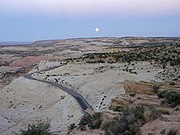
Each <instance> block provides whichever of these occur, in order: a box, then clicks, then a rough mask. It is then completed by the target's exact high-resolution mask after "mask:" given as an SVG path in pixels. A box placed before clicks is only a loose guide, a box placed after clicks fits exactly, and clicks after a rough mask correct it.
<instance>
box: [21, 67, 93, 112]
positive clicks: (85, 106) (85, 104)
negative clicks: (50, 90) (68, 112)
mask: <svg viewBox="0 0 180 135" xmlns="http://www.w3.org/2000/svg"><path fill="white" fill-rule="evenodd" d="M61 66H62V65H61ZM58 67H60V66H56V67H53V68H48V69H44V70H41V71H38V72H34V73H41V72H45V71H50V70H53V69H55V68H58ZM34 73H30V74H26V75H24V77H25V78H27V79H30V80H36V81H39V82H43V83H46V84H50V85H52V86H55V87H58V88H60V89H61V90H63V91H65V92H67V93H68V94H69V95H71V96H73V97H74V98H75V99H76V100H77V102H78V103H79V105H80V106H81V108H82V110H83V111H85V110H86V109H91V110H93V108H92V107H91V105H90V104H89V103H88V102H87V101H86V100H85V99H84V98H83V96H81V95H80V94H79V93H77V92H76V91H74V90H73V89H69V88H66V87H64V86H63V85H61V84H58V83H55V82H49V81H46V80H40V79H36V78H33V77H32V75H33V74H34Z"/></svg>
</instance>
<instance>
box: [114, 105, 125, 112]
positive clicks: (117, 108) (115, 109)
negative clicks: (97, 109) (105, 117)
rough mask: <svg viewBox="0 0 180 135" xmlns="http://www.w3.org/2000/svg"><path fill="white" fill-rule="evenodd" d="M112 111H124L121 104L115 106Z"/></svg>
mask: <svg viewBox="0 0 180 135" xmlns="http://www.w3.org/2000/svg"><path fill="white" fill-rule="evenodd" d="M113 111H116V112H123V111H124V107H123V106H116V107H115V108H114V110H113Z"/></svg>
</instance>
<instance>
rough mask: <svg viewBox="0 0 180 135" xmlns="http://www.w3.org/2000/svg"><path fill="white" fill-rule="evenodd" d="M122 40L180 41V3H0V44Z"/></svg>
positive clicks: (144, 0) (124, 0) (62, 0)
mask: <svg viewBox="0 0 180 135" xmlns="http://www.w3.org/2000/svg"><path fill="white" fill-rule="evenodd" d="M97 27H98V28H99V32H96V31H95V28H97ZM125 36H145V37H155V36H156V37H180V0H0V41H35V40H43V39H66V38H80V37H125Z"/></svg>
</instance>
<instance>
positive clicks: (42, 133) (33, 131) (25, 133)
mask: <svg viewBox="0 0 180 135" xmlns="http://www.w3.org/2000/svg"><path fill="white" fill-rule="evenodd" d="M49 128H50V122H49V121H48V122H46V123H43V122H41V123H38V124H37V125H35V124H33V125H28V129H27V130H21V131H20V134H17V135H53V134H52V133H51V132H50V131H49Z"/></svg>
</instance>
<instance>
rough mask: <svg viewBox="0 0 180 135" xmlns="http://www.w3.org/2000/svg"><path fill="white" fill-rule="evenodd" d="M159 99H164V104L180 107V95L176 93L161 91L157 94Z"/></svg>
mask: <svg viewBox="0 0 180 135" xmlns="http://www.w3.org/2000/svg"><path fill="white" fill-rule="evenodd" d="M157 96H158V97H159V98H163V99H164V102H165V103H167V104H170V105H171V106H172V107H176V106H177V105H180V93H178V92H175V91H161V92H159V93H158V94H157Z"/></svg>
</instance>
